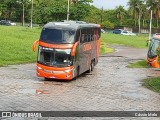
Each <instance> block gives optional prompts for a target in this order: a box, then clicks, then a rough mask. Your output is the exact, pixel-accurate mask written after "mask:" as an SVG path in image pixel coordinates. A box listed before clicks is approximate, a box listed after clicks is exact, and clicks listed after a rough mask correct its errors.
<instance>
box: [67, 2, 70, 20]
mask: <svg viewBox="0 0 160 120" xmlns="http://www.w3.org/2000/svg"><path fill="white" fill-rule="evenodd" d="M69 1H70V0H68V7H67V21H68V20H69Z"/></svg>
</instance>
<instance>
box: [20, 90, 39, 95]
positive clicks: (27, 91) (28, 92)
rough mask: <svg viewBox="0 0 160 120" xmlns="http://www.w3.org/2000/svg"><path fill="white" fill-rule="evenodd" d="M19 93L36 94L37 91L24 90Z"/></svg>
mask: <svg viewBox="0 0 160 120" xmlns="http://www.w3.org/2000/svg"><path fill="white" fill-rule="evenodd" d="M19 93H21V94H35V93H36V91H35V89H22V90H21V91H19Z"/></svg>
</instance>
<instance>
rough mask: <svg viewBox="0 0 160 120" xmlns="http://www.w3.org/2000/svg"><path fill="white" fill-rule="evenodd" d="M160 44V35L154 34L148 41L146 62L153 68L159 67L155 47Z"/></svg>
mask: <svg viewBox="0 0 160 120" xmlns="http://www.w3.org/2000/svg"><path fill="white" fill-rule="evenodd" d="M159 46H160V35H154V36H153V37H152V39H151V41H150V45H149V49H148V54H147V63H148V64H149V65H150V66H151V67H153V68H160V64H159V62H158V56H157V48H158V47H159Z"/></svg>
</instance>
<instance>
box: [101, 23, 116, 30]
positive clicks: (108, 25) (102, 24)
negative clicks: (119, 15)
mask: <svg viewBox="0 0 160 120" xmlns="http://www.w3.org/2000/svg"><path fill="white" fill-rule="evenodd" d="M101 27H102V28H104V29H106V28H110V29H113V28H114V24H113V23H111V22H109V21H104V22H102V23H101Z"/></svg>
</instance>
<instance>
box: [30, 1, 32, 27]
mask: <svg viewBox="0 0 160 120" xmlns="http://www.w3.org/2000/svg"><path fill="white" fill-rule="evenodd" d="M32 23H33V0H32V7H31V24H30V27H31V29H32V27H33V24H32Z"/></svg>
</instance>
